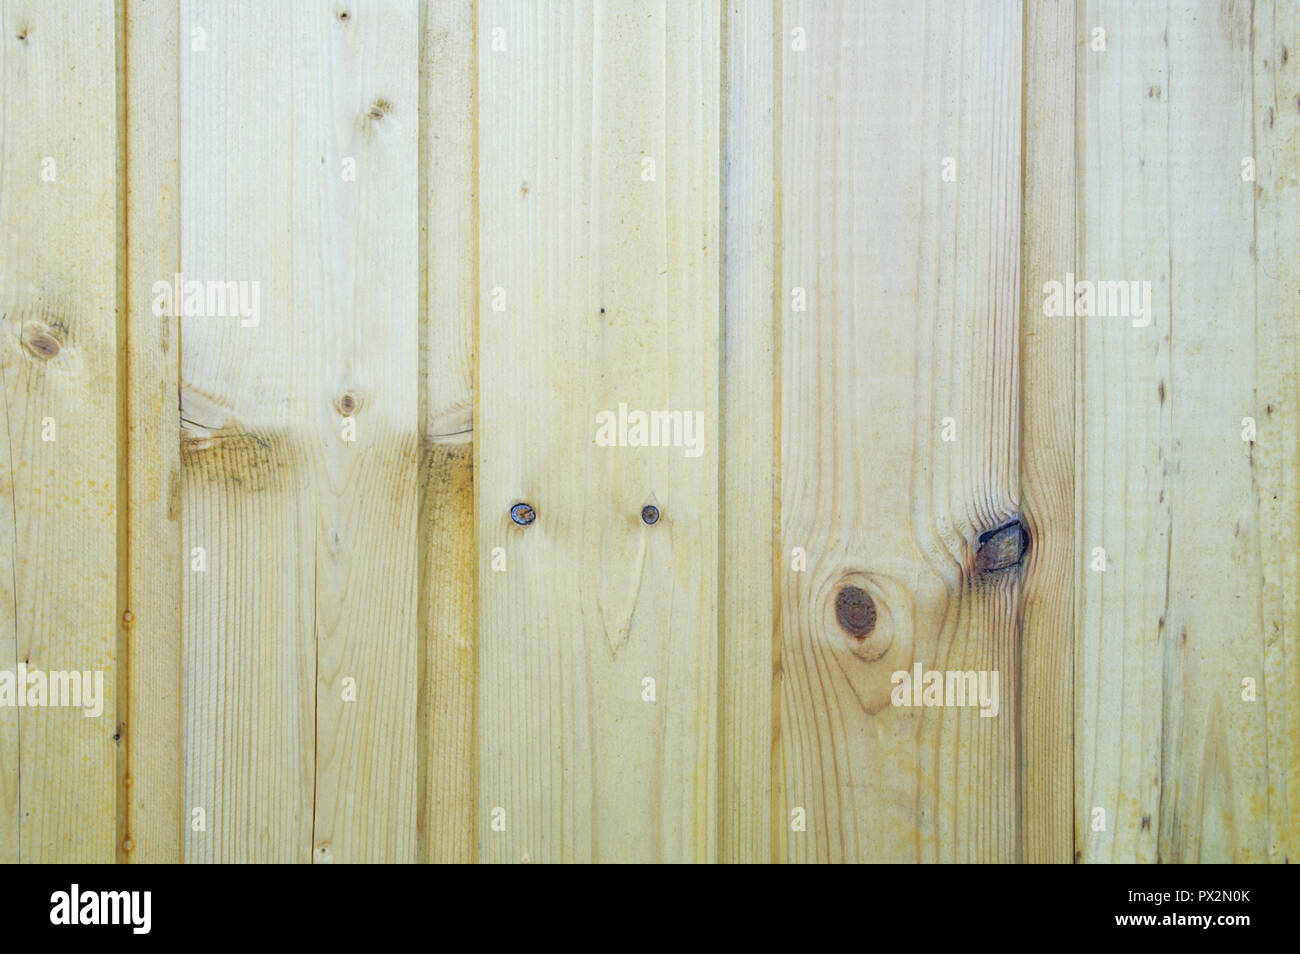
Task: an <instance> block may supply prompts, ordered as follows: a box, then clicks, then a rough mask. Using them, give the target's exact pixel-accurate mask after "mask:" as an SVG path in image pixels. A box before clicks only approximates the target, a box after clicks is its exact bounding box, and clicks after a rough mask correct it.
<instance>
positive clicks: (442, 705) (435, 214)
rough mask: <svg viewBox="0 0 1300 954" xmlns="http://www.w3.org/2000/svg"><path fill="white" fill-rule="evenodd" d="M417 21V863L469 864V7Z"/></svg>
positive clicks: (438, 2) (473, 264)
mask: <svg viewBox="0 0 1300 954" xmlns="http://www.w3.org/2000/svg"><path fill="white" fill-rule="evenodd" d="M422 15H423V19H424V24H423V28H422V31H421V34H422V36H423V41H422V48H421V60H420V62H421V70H420V83H421V86H420V169H421V173H422V176H423V187H422V190H421V198H422V201H423V203H424V205H423V209H424V218H423V222H422V233H423V241H424V243H425V254H424V256H423V258H424V265H425V270H424V295H423V296H422V301H424V302H427V307H426V311H425V314H423V315H422V321H421V328H422V342H421V350H422V353H423V355H424V361H423V363H422V365H421V367H422V371H421V384H422V387H423V392H422V394H423V406H422V409H421V414H420V420H421V421H422V422H423V426H424V441H425V442H424V460H423V466H422V467H421V470H420V478H421V488H420V490H421V498H420V499H421V505H420V506H421V514H422V517H421V522H420V525H421V527H423V528H424V533H425V537H424V539H423V543H422V547H421V572H420V580H421V589H420V601H421V602H420V624H419V632H420V633H421V635H422V639H423V656H422V658H421V665H422V666H423V667H424V668H423V671H422V674H421V686H420V711H419V714H418V725H419V729H420V732H421V736H420V739H421V741H420V756H421V774H420V796H419V797H420V824H419V828H420V851H421V855H420V857H421V860H422V861H433V862H469V861H474V860H476V859H477V857H478V823H477V818H478V808H477V794H478V771H477V768H476V764H475V753H476V751H477V738H478V733H477V729H476V727H475V715H476V707H477V701H478V697H477V692H476V688H475V686H476V682H475V680H476V674H477V662H478V661H477V652H476V650H477V643H476V626H475V610H474V587H475V581H476V577H477V573H478V571H477V568H476V565H475V556H474V554H475V547H474V444H473V441H474V434H473V428H474V370H475V350H474V337H475V330H476V328H477V322H476V318H477V314H478V291H477V288H478V280H477V275H478V228H477V226H478V218H477V211H478V203H477V200H476V197H475V193H476V190H477V187H478V181H477V176H476V170H475V156H476V153H475V145H476V138H475V129H476V125H475V116H476V111H477V108H476V105H475V99H474V88H475V67H476V65H477V61H478V58H477V55H476V50H475V44H474V4H473V3H472V2H471V0H457V2H455V3H447V2H445V0H425V2H424V4H423V6H422Z"/></svg>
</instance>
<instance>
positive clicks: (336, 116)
mask: <svg viewBox="0 0 1300 954" xmlns="http://www.w3.org/2000/svg"><path fill="white" fill-rule="evenodd" d="M345 14H346V15H345ZM195 28H199V29H202V30H204V31H205V33H204V34H203V35H204V36H205V37H206V41H207V42H206V46H207V48H206V50H205V51H194V50H191V51H187V52H186V53H185V54H184V55H183V59H182V66H181V74H182V86H181V89H182V114H183V119H184V122H183V123H182V182H183V188H182V221H183V222H184V224H185V227H184V236H183V241H182V265H183V267H184V269H185V271H186V272H188V273H190V275H191V277H193V278H197V279H199V280H219V281H231V280H236V281H237V280H253V281H260V283H261V284H260V288H261V297H260V301H261V316H260V320H259V321H258V322H257V323H256V324H251V323H249V322H246V321H245V320H242V319H229V318H207V319H201V320H191V319H189V318H188V317H187V318H186V319H185V322H184V336H183V349H182V351H183V356H182V376H183V395H182V401H183V414H184V427H185V441H184V452H185V454H184V456H185V469H186V482H185V493H186V496H185V498H184V501H185V510H186V513H185V523H186V544H187V545H189V546H205V547H206V548H207V552H208V555H209V556H208V561H209V566H208V569H207V570H206V571H205V572H204V573H191V574H189V575H188V577H187V592H186V594H185V597H186V619H185V635H186V640H185V661H186V673H187V714H188V725H187V739H186V742H187V748H188V749H189V750H190V751H192V752H193V756H192V764H191V765H190V766H189V767H188V772H187V776H188V777H187V785H188V790H189V792H190V795H189V796H188V797H187V803H188V804H189V805H191V806H194V807H206V809H207V813H208V817H209V826H208V832H207V833H195V832H191V833H190V835H189V843H188V845H187V856H189V857H195V858H201V859H204V860H217V859H220V860H225V861H245V860H286V861H288V860H293V861H306V860H307V859H308V858H309V857H310V858H312V860H315V861H319V862H328V861H334V860H339V861H364V860H374V859H378V858H383V859H385V860H389V861H401V860H414V858H415V856H416V848H415V844H416V839H415V803H416V791H415V786H416V775H417V764H416V763H417V758H416V743H417V738H416V735H417V733H416V726H415V719H414V714H415V707H416V691H417V659H418V652H417V636H416V589H417V578H416V577H417V546H416V542H417V539H418V532H417V531H415V530H414V528H415V526H416V520H417V517H418V502H417V469H418V445H419V440H418V430H417V427H418V424H417V411H418V378H417V367H418V344H419V329H418V306H417V295H418V288H419V286H418V269H419V261H418V248H419V238H418V223H419V212H418V205H417V202H418V167H417V162H418V155H419V152H418V123H419V112H418V109H419V107H418V99H417V97H418V86H417V80H416V77H417V70H418V50H417V47H418V42H419V41H418V15H417V8H416V6H415V4H414V3H413V2H398V3H373V4H371V3H357V4H349V5H348V8H347V10H346V11H342V10H334V9H327V8H324V7H321V6H319V5H315V4H310V3H298V4H295V5H293V6H291V7H285V8H281V7H278V6H274V7H265V6H263V5H259V4H252V5H249V4H230V5H226V4H212V5H205V4H197V3H196V4H192V5H189V6H187V8H186V9H185V11H184V15H183V20H182V33H183V34H184V35H187V36H195V34H194V30H195ZM249 63H256V64H261V65H262V66H261V67H260V68H259V69H258V70H257V71H249V70H248V69H247V68H246V66H247V64H249ZM322 77H328V81H323V80H322ZM213 142H216V143H219V144H221V147H220V148H213V146H212V143H213ZM348 160H352V161H353V162H349V161H348ZM352 171H354V172H355V175H354V177H353V176H352V175H351V172H352ZM250 223H255V227H250ZM348 680H353V681H354V682H353V683H352V684H349V683H348ZM352 690H354V691H355V701H351V700H349V699H348V698H347V696H346V695H345V693H350V692H351V691H352Z"/></svg>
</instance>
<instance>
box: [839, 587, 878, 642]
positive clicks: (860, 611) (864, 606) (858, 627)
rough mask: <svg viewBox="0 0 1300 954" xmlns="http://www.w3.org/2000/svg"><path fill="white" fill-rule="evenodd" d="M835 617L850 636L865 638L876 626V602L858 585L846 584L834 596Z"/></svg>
mask: <svg viewBox="0 0 1300 954" xmlns="http://www.w3.org/2000/svg"><path fill="white" fill-rule="evenodd" d="M835 619H836V620H838V621H839V624H840V628H841V629H843V630H844V631H845V632H846V633H848V634H849V635H851V636H856V637H857V638H858V639H865V638H866V636H867V635H868V634H869V633H870V632H871V631H872V630H873V629H875V627H876V603H875V601H874V600H873V599H872V598H871V594H869V593H868V592H867V591H866V590H864V589H862V587H860V586H846V587H844V588H842V589H841V590H840V591H839V593H838V594H837V595H836V597H835Z"/></svg>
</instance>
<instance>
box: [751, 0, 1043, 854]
mask: <svg viewBox="0 0 1300 954" xmlns="http://www.w3.org/2000/svg"><path fill="white" fill-rule="evenodd" d="M1021 17H1022V11H1021V8H1020V4H1019V3H1013V2H998V3H988V4H978V5H976V4H957V5H953V4H944V3H927V4H917V3H911V2H908V3H901V2H900V3H879V4H870V5H867V4H862V5H859V4H847V3H846V4H834V5H828V4H813V3H796V2H789V3H786V4H784V7H783V11H782V18H781V19H782V35H781V42H782V44H783V51H782V54H781V62H782V66H781V78H782V90H781V94H782V104H781V119H782V139H781V145H780V157H781V158H780V164H781V172H780V175H781V180H780V181H781V221H782V246H783V247H782V253H783V254H782V262H781V278H780V287H781V301H780V306H781V309H782V311H781V320H780V324H781V340H780V345H781V348H782V357H781V372H780V375H781V377H780V397H779V399H778V400H779V407H780V415H781V416H780V422H781V438H780V455H781V456H780V468H781V478H780V480H781V484H780V488H781V508H782V509H781V531H780V538H779V540H778V549H779V551H780V552H781V553H782V554H783V555H784V554H785V553H787V552H789V551H791V550H792V549H793V548H795V547H802V548H804V549H805V550H806V552H807V556H808V559H807V570H806V571H803V572H799V571H796V570H794V569H792V568H791V564H790V563H789V562H785V563H784V564H783V566H782V573H781V575H780V577H779V580H780V582H779V589H778V593H777V596H778V606H779V609H778V618H779V620H780V623H779V625H780V628H781V644H780V653H781V656H780V660H779V663H778V673H779V676H778V678H779V679H780V713H779V716H778V719H779V726H780V748H779V763H778V769H777V772H778V782H779V784H780V793H779V797H778V798H777V800H776V805H775V811H776V813H777V816H778V823H777V830H778V832H779V834H780V844H779V846H778V850H777V854H778V857H780V858H783V859H786V860H790V861H864V860H873V861H940V860H946V861H1012V860H1015V859H1016V857H1017V853H1018V851H1017V849H1018V845H1017V817H1018V805H1017V797H1016V795H1017V788H1018V786H1017V768H1018V762H1017V737H1016V722H1017V713H1016V702H1015V693H1016V687H1017V684H1018V680H1019V675H1020V673H1019V647H1018V641H1019V619H1018V611H1017V601H1018V596H1019V589H1020V585H1019V574H1020V572H1021V571H1020V569H1019V568H1017V567H1016V566H1011V567H1009V568H1007V569H1001V570H996V569H981V568H980V565H979V563H978V561H977V556H976V554H977V550H978V547H979V542H980V537H981V535H982V534H985V533H988V532H991V531H993V530H995V529H997V528H1000V527H1002V526H1004V525H1006V524H1007V523H1008V522H1009V521H1011V520H1013V519H1015V517H1016V516H1017V513H1018V507H1019V500H1018V483H1019V460H1018V451H1019V443H1020V441H1019V416H1018V408H1019V400H1018V397H1019V382H1018V378H1017V373H1018V358H1019V353H1018V352H1019V324H1018V319H1019V308H1020V301H1019V291H1020V289H1019V280H1018V276H1019V268H1020V242H1019V228H1020V159H1021V155H1020V137H1021V110H1020V101H1021V70H1020V61H1021ZM796 30H802V31H803V33H802V36H803V37H804V38H805V39H806V44H807V48H806V49H805V50H804V51H802V52H797V51H796V49H795V42H796V39H797V34H796V33H795V31H796ZM945 157H951V158H952V159H954V160H955V162H956V167H955V171H956V181H952V182H945V181H943V178H942V172H943V161H944V158H945ZM797 289H803V290H804V292H805V293H806V296H807V310H806V311H795V310H794V309H795V307H796V302H797V298H796V290H797ZM948 419H950V420H948ZM945 423H950V424H951V425H952V427H953V428H954V430H953V431H952V436H953V437H954V440H952V441H945V440H943V429H944V426H945ZM855 589H856V590H860V591H862V592H865V593H866V594H867V595H868V596H869V597H870V598H871V600H872V601H873V604H874V608H875V618H874V621H873V622H874V625H873V626H871V627H869V628H868V629H867V632H866V633H865V635H862V636H857V635H853V634H852V633H851V632H850V631H849V629H848V628H845V627H842V626H841V625H840V623H839V621H838V618H837V612H836V606H837V601H838V600H839V598H840V596H839V594H840V593H841V592H845V591H846V590H847V592H848V593H849V594H850V595H851V594H853V592H854V590H855ZM914 663H919V664H921V665H922V667H923V669H925V670H930V669H933V670H941V671H942V670H986V671H992V670H996V671H998V672H999V674H1000V675H999V678H1000V685H999V694H1000V710H999V713H998V716H997V717H995V718H981V717H980V716H979V715H978V710H976V709H973V708H962V709H944V708H928V709H922V708H902V707H897V708H896V707H892V706H891V704H890V695H891V688H892V687H891V675H892V673H893V672H895V671H896V670H910V669H911V667H912V666H913V664H914ZM798 809H802V811H803V813H804V817H805V820H806V826H807V828H806V830H805V831H799V830H795V825H796V823H797V821H798V819H797V818H796V817H795V816H794V815H793V813H795V812H796V810H798Z"/></svg>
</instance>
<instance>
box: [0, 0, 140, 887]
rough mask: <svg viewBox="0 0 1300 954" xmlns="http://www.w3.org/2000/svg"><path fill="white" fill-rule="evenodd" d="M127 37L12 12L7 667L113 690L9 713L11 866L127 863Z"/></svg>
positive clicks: (3, 523) (3, 236) (77, 13)
mask: <svg viewBox="0 0 1300 954" xmlns="http://www.w3.org/2000/svg"><path fill="white" fill-rule="evenodd" d="M116 32H117V30H116V21H115V18H114V8H113V4H112V3H107V2H96V3H89V4H78V5H75V6H74V5H69V4H42V3H32V2H19V0H5V2H4V3H3V5H0V89H3V96H4V110H3V113H0V403H2V404H3V409H2V416H0V489H2V490H3V497H4V498H5V499H4V505H3V506H0V670H4V671H7V672H9V673H14V672H15V670H16V667H17V666H19V665H20V664H22V665H25V666H26V667H27V668H28V669H29V670H39V671H42V672H45V673H49V672H51V671H72V670H77V671H82V672H86V671H90V672H94V671H99V672H101V673H102V679H103V694H104V696H105V698H104V699H103V710H102V712H101V713H100V714H99V716H98V717H93V718H88V717H87V716H86V715H85V712H84V711H83V709H81V708H71V707H68V708H53V707H45V708H21V709H20V708H17V707H13V706H8V705H7V706H5V707H4V708H0V861H11V862H13V861H23V862H33V863H46V862H55V861H60V862H71V861H75V862H100V863H103V862H110V861H112V860H113V859H114V857H115V853H116V849H115V840H116V828H117V823H116V818H117V815H116V810H115V798H114V795H115V792H116V787H117V786H116V781H117V768H116V763H117V745H116V743H115V741H114V736H115V734H116V723H117V719H118V706H117V698H116V696H117V692H116V688H117V678H118V659H117V643H118V619H117V606H118V594H117V586H118V547H117V542H116V541H117V527H118V513H119V511H118V434H117V427H116V421H117V400H118V390H117V388H118V357H117V354H118V352H117V341H118V326H117V321H116V318H115V316H116V315H117V310H118V309H117V305H118V301H117V267H118V265H117V261H118V260H117V251H116V244H117V235H118V203H117V194H118V191H117V190H118V180H117V162H118V155H117V134H118V130H117V115H118V113H117V59H116V44H114V43H113V42H112V38H113V37H114V36H116ZM106 38H107V39H108V42H105V39H106ZM38 232H39V235H38ZM92 680H93V677H92Z"/></svg>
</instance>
